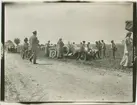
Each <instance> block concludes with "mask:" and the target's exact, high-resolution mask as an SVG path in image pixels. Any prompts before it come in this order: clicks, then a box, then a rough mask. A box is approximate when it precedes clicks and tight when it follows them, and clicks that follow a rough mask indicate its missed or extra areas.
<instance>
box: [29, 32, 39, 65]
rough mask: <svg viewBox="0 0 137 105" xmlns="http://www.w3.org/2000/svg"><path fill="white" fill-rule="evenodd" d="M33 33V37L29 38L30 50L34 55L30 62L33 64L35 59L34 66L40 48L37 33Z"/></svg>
mask: <svg viewBox="0 0 137 105" xmlns="http://www.w3.org/2000/svg"><path fill="white" fill-rule="evenodd" d="M32 33H33V35H32V36H31V37H30V38H29V43H30V50H31V53H32V54H31V56H30V59H29V60H30V62H32V59H33V64H36V59H37V48H38V39H37V31H33V32H32Z"/></svg>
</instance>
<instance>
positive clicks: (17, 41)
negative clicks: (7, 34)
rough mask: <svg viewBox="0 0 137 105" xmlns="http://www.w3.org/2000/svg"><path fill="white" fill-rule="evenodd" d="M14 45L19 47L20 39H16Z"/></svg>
mask: <svg viewBox="0 0 137 105" xmlns="http://www.w3.org/2000/svg"><path fill="white" fill-rule="evenodd" d="M14 43H15V44H16V45H17V46H18V45H19V44H20V39H19V38H15V39H14Z"/></svg>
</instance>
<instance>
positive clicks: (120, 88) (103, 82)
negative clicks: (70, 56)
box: [5, 54, 132, 102]
mask: <svg viewBox="0 0 137 105" xmlns="http://www.w3.org/2000/svg"><path fill="white" fill-rule="evenodd" d="M37 62H38V63H39V64H37V65H33V64H31V63H30V62H29V61H27V60H22V59H21V57H20V56H19V55H17V54H6V58H5V73H6V78H5V79H6V80H5V81H6V82H5V84H6V100H8V101H124V102H129V101H132V73H131V72H130V73H123V72H120V71H109V70H104V69H99V68H93V67H92V66H87V65H85V66H84V65H82V64H81V65H80V64H79V65H78V64H74V63H72V62H62V61H57V60H53V59H46V58H44V59H41V60H40V59H38V61H37Z"/></svg>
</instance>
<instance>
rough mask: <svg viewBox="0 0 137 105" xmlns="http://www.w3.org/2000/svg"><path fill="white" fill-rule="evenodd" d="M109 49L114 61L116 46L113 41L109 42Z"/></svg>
mask: <svg viewBox="0 0 137 105" xmlns="http://www.w3.org/2000/svg"><path fill="white" fill-rule="evenodd" d="M111 49H112V55H113V58H114V59H115V58H116V55H115V54H116V51H117V47H116V44H115V42H114V41H113V40H112V41H111Z"/></svg>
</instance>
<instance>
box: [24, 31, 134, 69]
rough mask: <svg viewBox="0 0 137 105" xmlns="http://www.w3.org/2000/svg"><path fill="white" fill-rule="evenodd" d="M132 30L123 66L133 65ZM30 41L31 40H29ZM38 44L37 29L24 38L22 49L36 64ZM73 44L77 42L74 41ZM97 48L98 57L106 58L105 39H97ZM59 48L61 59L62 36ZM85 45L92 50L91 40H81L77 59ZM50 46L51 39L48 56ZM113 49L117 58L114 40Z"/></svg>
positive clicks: (128, 38) (125, 46)
mask: <svg viewBox="0 0 137 105" xmlns="http://www.w3.org/2000/svg"><path fill="white" fill-rule="evenodd" d="M131 34H132V33H131V32H128V33H127V35H126V38H125V41H124V42H125V43H124V54H123V58H122V60H121V62H120V65H121V66H124V67H127V66H130V65H131V62H132V60H131V58H132V47H133V46H132V42H133V41H132V38H131ZM28 41H29V42H28ZM38 44H39V40H38V38H37V31H34V32H33V35H32V36H31V37H30V38H29V40H28V38H25V39H24V44H23V49H22V58H23V59H24V58H29V61H30V62H32V63H33V64H36V59H37V53H38V49H37V48H38ZM72 44H73V45H74V44H75V42H73V43H72ZM95 45H96V49H97V51H98V53H97V56H98V58H106V49H107V47H106V44H105V42H104V40H101V41H96V42H95ZM55 46H56V49H57V58H58V59H61V58H63V47H64V43H63V41H62V38H60V39H59V40H58V42H57V44H56V45H55ZM85 47H86V48H87V51H89V50H91V47H90V42H88V43H87V44H86V41H82V42H80V50H79V52H78V57H77V60H78V59H79V58H80V57H81V55H82V54H83V53H85ZM49 48H50V41H48V42H47V43H46V47H45V52H46V56H47V57H49V53H50V52H49ZM111 50H112V56H113V58H114V59H115V58H116V51H117V46H116V44H115V42H114V40H112V41H111Z"/></svg>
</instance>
